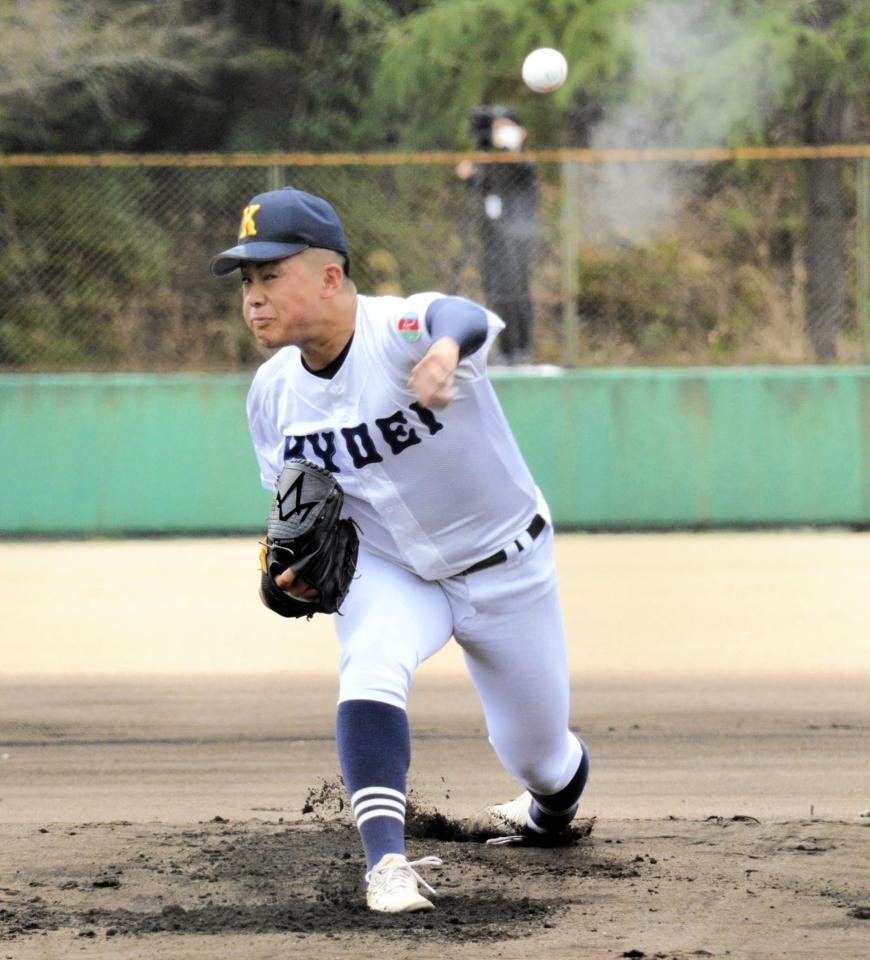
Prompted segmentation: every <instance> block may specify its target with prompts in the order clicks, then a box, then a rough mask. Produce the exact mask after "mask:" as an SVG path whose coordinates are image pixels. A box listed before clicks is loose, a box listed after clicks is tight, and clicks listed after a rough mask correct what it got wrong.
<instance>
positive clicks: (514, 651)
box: [211, 187, 589, 913]
mask: <svg viewBox="0 0 870 960" xmlns="http://www.w3.org/2000/svg"><path fill="white" fill-rule="evenodd" d="M238 241H239V242H238V244H237V245H236V246H234V247H232V248H230V249H228V250H225V251H224V252H223V253H220V254H218V255H217V256H216V257H215V258H214V259H213V261H212V264H211V270H212V272H213V273H214V274H216V275H217V276H224V275H227V274H229V273H231V272H233V271H234V270H236V269H238V270H240V273H241V279H242V303H243V314H244V318H245V322H246V324H247V326H248V327H249V329H250V330H251V331H252V333H253V334H254V336H255V337H256V339H257V341H258V342H259V343H260V344H262V345H263V346H265V347H269V348H276V349H277V352H276V353H275V354H274V355H273V356H272V357H271V359H269V360H268V361H267V362H266V363H264V364H263V365H262V366H261V367H260V369H259V370H258V371H257V374H256V376H255V377H254V381H253V384H252V386H251V389H250V392H249V394H248V420H249V423H250V429H251V437H252V439H253V443H254V449H255V451H256V455H257V459H258V461H259V465H260V478H261V481H262V483H263V485H264V486H265V487H266V488H267V489H269V490H274V489H275V483H276V480H277V477H278V475H279V473H280V472H281V468H282V465H283V463H284V461H285V460H287V459H290V458H296V457H304V458H306V459H309V460H312V461H313V462H314V463H317V464H318V465H320V466H322V467H324V468H325V469H326V470H329V471H330V472H332V473H333V474H334V475H335V477H336V479H337V480H338V481H339V483H340V484H341V486H342V488H343V490H344V515H345V516H348V517H351V518H352V519H353V520H355V521H356V523H357V524H358V527H359V537H360V551H359V563H358V567H357V576H356V578H355V579H354V581H353V583H352V584H351V587H350V590H349V592H348V594H347V597H346V599H345V601H344V603H343V605H342V607H341V610H340V614H339V615H336V616H335V617H334V623H335V627H336V633H337V635H338V641H339V644H340V647H341V659H340V690H339V703H338V715H337V721H336V742H337V749H338V756H339V762H340V765H341V770H342V776H343V778H344V782H345V785H346V787H347V790H348V793H349V795H350V802H351V807H352V810H353V813H354V817H355V820H356V824H357V827H358V828H359V833H360V837H361V840H362V845H363V849H364V851H365V856H366V864H367V872H366V875H365V878H366V883H367V887H366V899H367V903H368V906H369V907H370V908H371V909H372V910H377V911H383V912H388V913H395V912H404V911H411V910H426V909H431V908H432V902H431V900H430V899H429V898H428V897H426V896H423V895H422V894H421V892H420V887H419V885H418V884H422V886H423V887H424V888H425V889H426V891H427V892H429V893H434V890H433V889H432V887H431V886H430V885H429V884H428V883H427V882H426V881H425V880H423V878H422V877H421V876H420V874H419V873H418V871H417V869H416V868H417V867H420V866H422V865H437V864H438V863H440V861H439V860H438V858H437V857H425V858H423V859H422V860H417V861H412V862H409V861H408V860H407V858H406V856H405V831H404V824H405V790H406V779H407V774H408V767H409V764H410V752H411V751H410V742H411V738H410V731H409V727H408V719H407V714H406V702H407V695H408V690H409V687H410V685H411V680H412V677H413V674H414V671H415V669H416V668H417V667H418V666H419V665H420V664H421V663H422V662H423V661H424V660H426V659H427V658H429V657H431V656H432V655H433V654H435V653H437V652H438V651H439V650H440V649H441V648H442V647H443V646H445V644H447V642H448V641H449V640H450V638H451V636H452V637H454V638H455V639H456V642H457V643H458V644H459V645H460V646H461V647H462V650H463V652H464V656H465V661H466V663H467V666H468V671H469V673H470V675H471V678H472V681H473V683H474V685H475V688H476V690H477V692H478V695H479V697H480V701H481V704H482V707H483V712H484V716H485V718H486V724H487V731H488V734H489V739H490V742H491V744H492V746H493V748H494V750H495V752H496V754H497V756H498V758H499V760H500V761H501V762H502V764H503V765H504V766H505V768H506V769H507V770H508V771H509V772H510V773H511V774H512V775H513V776H514V777H515V778H516V780H517V781H518V782H519V784H520V785H521V786H522V788H523V792H522V793H521V794H520V796H519V797H517V798H516V800H513V801H511V802H509V803H505V804H498V805H494V806H493V807H490V808H489V810H488V813H489V815H490V818H491V820H492V822H493V824H494V825H498V826H500V827H501V828H503V829H504V830H506V831H508V832H510V833H513V834H518V835H524V834H530V833H554V832H559V831H563V830H565V829H566V827H567V826H568V824H569V823H570V821H571V820H572V818H573V817H574V815H575V813H576V811H577V806H578V802H579V799H580V794H581V793H582V791H583V787H584V786H585V783H586V779H587V776H588V770H589V758H588V752H587V750H586V747H585V744H583V742H582V741H581V740H580V739H579V738H578V737H577V736H575V735H574V734H573V733H572V732H571V731H570V730H569V728H568V693H569V691H568V665H567V661H566V654H565V640H564V632H563V625H562V616H561V611H560V608H559V599H558V593H557V586H556V572H555V567H554V562H553V530H552V526H551V524H550V518H549V512H548V509H547V505H546V503H545V502H544V499H543V497H542V496H541V493H540V491H539V490H538V489H537V487H536V486H535V483H534V480H533V478H532V476H531V474H530V472H529V469H528V467H527V466H526V464H525V462H524V460H523V458H522V456H521V454H520V451H519V449H518V447H517V444H516V441H515V439H514V437H513V435H512V433H511V431H510V428H509V426H508V424H507V421H506V419H505V417H504V414H503V413H502V410H501V407H500V406H499V403H498V400H497V398H496V396H495V392H494V391H493V389H492V385H491V384H490V382H489V380H488V379H487V377H486V355H487V352H488V350H489V348H490V346H491V345H492V342H493V340H494V338H495V337H496V336H497V335H498V333H499V331H500V330H501V329H502V328H503V326H504V325H503V323H502V321H501V320H500V319H499V318H498V317H497V316H495V314H493V313H490V312H488V311H486V310H484V309H483V308H482V307H480V306H478V305H477V304H474V303H471V302H470V301H468V300H465V299H462V298H459V297H451V296H445V295H443V294H441V293H418V294H415V295H413V296H409V297H407V298H403V297H392V296H389V297H367V296H361V295H359V294H358V293H357V290H356V287H355V285H354V283H353V281H352V280H351V279H350V258H349V255H348V250H347V242H346V240H345V235H344V231H343V229H342V226H341V223H340V221H339V218H338V216H337V215H336V213H335V210H334V209H333V208H332V206H331V205H330V204H329V203H327V202H326V201H325V200H323V199H322V198H320V197H315V196H313V195H311V194H308V193H304V192H302V191H300V190H295V189H293V188H291V187H287V188H284V189H283V190H273V191H269V192H268V193H263V194H260V195H258V196H256V197H254V198H253V199H252V200H251V201H250V203H249V204H248V205H247V206H246V207H245V209H244V211H243V214H242V220H241V228H240V232H239V238H238ZM276 583H278V585H279V586H280V587H281V588H282V589H284V590H286V591H287V592H288V593H290V594H291V595H294V596H302V597H304V596H305V594H306V591H308V590H310V588H309V587H308V586H307V585H306V584H305V583H304V582H302V581H297V582H295V583H294V581H293V574H292V572H291V571H289V570H288V571H286V573H284V574H282V575H281V576H280V577H279V578H276ZM295 624H296V626H295V629H300V630H304V629H305V624H304V622H303V621H295Z"/></svg>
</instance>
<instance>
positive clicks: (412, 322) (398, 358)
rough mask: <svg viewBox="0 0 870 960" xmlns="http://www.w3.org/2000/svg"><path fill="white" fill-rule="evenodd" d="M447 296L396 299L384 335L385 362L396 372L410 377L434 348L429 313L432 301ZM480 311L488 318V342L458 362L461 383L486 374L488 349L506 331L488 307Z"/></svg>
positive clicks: (434, 295) (429, 295)
mask: <svg viewBox="0 0 870 960" xmlns="http://www.w3.org/2000/svg"><path fill="white" fill-rule="evenodd" d="M444 296H445V294H443V293H416V294H414V295H413V296H410V297H407V298H405V299H404V300H402V299H398V298H397V299H396V301H395V308H394V309H393V310H392V311H391V313H390V315H389V316H388V318H387V322H386V323H385V325H384V328H383V331H382V333H383V346H384V353H385V356H386V359H387V361H388V362H389V363H390V365H391V366H393V367H394V368H395V369H396V370H397V371H399V372H401V373H405V374H407V373H410V371H411V369H412V368H413V367H414V366H415V365H416V364H417V363H419V361H420V360H421V359H422V358H423V356H424V355H425V353H426V351H427V350H428V349H429V347H431V346H432V343H433V337H432V335H431V333H430V332H429V330H428V328H427V325H426V311H427V310H428V308H429V305H430V304H431V303H432V302H433V301H435V300H438V299H441V298H443V297H444ZM477 306H479V304H477ZM481 309H482V310H483V311H484V313H485V314H486V321H487V334H486V339H485V341H484V342H483V344H482V345H481V346H480V347H478V348H477V350H475V351H474V352H473V353H471V354H469V355H468V356H467V357H465V358H463V359H462V360H461V361H460V362H459V366H458V368H457V376H458V377H459V379H465V380H474V379H477V378H478V377H482V376H483V375H484V374H485V373H486V356H487V354H488V353H489V348H490V347H491V346H492V342H493V340H494V339H495V338H496V337H497V336H498V334H499V333H500V332H501V331H502V330H503V329H504V322H503V321H502V320H501V319H500V318H499V317H497V316H496V315H495V314H494V313H492V312H491V311H490V310H486V308H485V307H481Z"/></svg>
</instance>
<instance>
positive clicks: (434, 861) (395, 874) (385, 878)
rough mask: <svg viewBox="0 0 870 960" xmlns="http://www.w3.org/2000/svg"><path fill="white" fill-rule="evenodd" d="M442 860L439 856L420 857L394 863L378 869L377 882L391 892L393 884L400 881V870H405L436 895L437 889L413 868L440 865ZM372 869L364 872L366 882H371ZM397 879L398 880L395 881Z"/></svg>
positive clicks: (397, 884)
mask: <svg viewBox="0 0 870 960" xmlns="http://www.w3.org/2000/svg"><path fill="white" fill-rule="evenodd" d="M443 863H444V861H443V860H442V859H441V858H440V857H420V859H419V860H406V861H405V862H404V863H394V864H392V866H389V867H385V868H384V869H383V870H379V871H378V883H379V884H383V885H384V889H385V890H386V892H387V893H392V892H393V889H394V887H395V886H399V884H400V883H401V881H402V876H401V872H403V871H405V870H407V871H409V872H410V873H411V874H412V875H413V876H414V877H415V878H416V879H417V881H418V882H419V883H422V884H423V886H424V887H425V888H426V889H427V890H428V891H429V893H431V894H432V896H433V897H437V896H438V891H437V890H436V889H435V888H434V887H432V886H430V885H429V884H428V883H426V881H425V880H424V879H423V878H422V877H421V876H420V874H419V873H417V871H416V870H415V869H414V867H424V866H425V867H440V866H442V864H443ZM373 873H374V871H373V870H370V871H369V872H368V873H367V874H366V883H370V882H371V878H372V874H373ZM397 881H398V882H397Z"/></svg>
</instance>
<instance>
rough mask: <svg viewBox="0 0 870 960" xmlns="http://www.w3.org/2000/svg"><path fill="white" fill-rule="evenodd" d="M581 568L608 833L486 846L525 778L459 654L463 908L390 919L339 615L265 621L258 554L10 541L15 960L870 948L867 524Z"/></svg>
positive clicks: (580, 642)
mask: <svg viewBox="0 0 870 960" xmlns="http://www.w3.org/2000/svg"><path fill="white" fill-rule="evenodd" d="M558 550H559V564H560V577H561V581H560V582H561V586H562V592H563V600H564V607H565V618H566V623H567V625H568V633H569V636H570V643H571V651H570V653H571V662H572V668H573V675H572V690H573V707H572V716H571V722H572V726H573V727H574V728H575V729H577V730H578V731H580V732H581V733H582V734H583V736H584V738H585V739H586V741H587V742H588V743H589V745H590V749H591V753H592V776H591V779H590V783H589V787H588V788H587V792H586V795H585V797H584V805H583V809H582V815H583V817H584V818H587V819H585V820H584V821H583V823H584V825H586V824H588V825H591V827H592V830H591V835H590V836H588V837H585V838H579V837H578V838H574V840H573V842H571V843H570V844H568V845H566V846H564V847H560V848H557V849H540V848H523V847H499V846H496V847H492V846H487V845H486V844H484V843H482V842H479V841H478V842H468V836H467V834H466V833H463V829H462V828H463V823H464V821H465V819H466V818H468V817H469V816H471V815H472V814H473V813H474V812H475V811H476V810H478V809H479V808H480V807H481V806H483V805H484V804H486V803H490V802H492V801H494V800H503V799H508V798H509V797H511V796H512V795H513V793H514V792H515V787H514V785H513V784H512V783H511V781H510V779H509V778H508V777H507V775H506V774H505V773H504V772H503V771H502V770H501V769H500V767H499V765H498V763H497V761H496V760H495V758H494V756H493V754H492V751H491V749H490V748H489V746H488V744H487V741H486V737H485V733H484V730H483V726H482V722H481V719H480V713H479V708H478V705H477V703H476V700H475V696H474V693H473V690H472V688H471V686H470V684H469V683H468V681H467V679H466V678H465V675H464V672H463V670H462V664H461V659H460V658H459V656H458V655H457V652H456V651H455V650H454V649H451V648H448V649H447V650H445V651H443V652H442V653H441V654H439V655H438V657H437V658H435V659H434V660H433V661H430V662H429V663H428V664H426V665H424V667H423V668H422V669H421V671H420V673H419V676H418V680H417V682H416V684H415V688H414V690H413V691H412V701H411V706H410V713H411V720H412V727H413V731H414V762H413V774H412V779H411V788H412V792H413V795H414V797H415V801H416V803H417V807H418V811H419V816H418V817H417V819H416V821H415V825H414V830H413V837H412V840H411V848H410V849H411V852H412V853H414V854H416V855H424V854H437V855H438V856H440V857H442V859H443V860H444V867H443V868H442V869H441V870H440V871H438V872H437V873H436V872H435V871H433V872H432V873H431V875H430V877H429V879H430V880H431V881H433V882H434V884H435V886H436V887H437V888H438V889H439V893H440V897H439V900H438V909H437V910H436V911H435V912H434V913H433V914H429V915H426V916H425V917H424V916H422V915H418V916H415V917H408V918H383V917H374V916H372V915H370V914H368V913H367V912H366V911H365V910H364V909H363V908H362V906H361V896H362V891H363V882H362V871H361V865H360V861H359V853H358V844H357V840H356V837H355V834H354V831H353V829H352V827H350V826H349V824H348V823H347V820H346V813H345V811H343V810H340V809H339V804H338V802H337V797H339V796H340V792H339V791H338V790H337V789H336V784H335V780H336V777H337V763H336V760H335V755H334V746H333V743H332V714H333V704H334V700H335V692H336V682H335V679H334V677H333V676H332V670H333V667H334V661H335V649H334V643H333V641H332V638H331V633H330V630H329V625H328V622H324V623H323V624H317V622H316V621H315V622H313V623H312V624H304V625H290V626H289V629H288V624H287V623H285V622H284V621H281V620H279V618H275V617H273V616H271V615H269V614H268V613H267V612H266V611H263V610H260V609H259V608H258V607H257V605H256V604H255V603H252V597H251V583H253V582H254V581H255V579H256V572H255V550H254V548H253V547H252V542H251V541H241V540H226V541H225V540H200V541H174V540H173V541H159V540H155V541H148V542H140V543H120V542H89V543H78V544H60V543H58V544H34V543H29V544H12V543H6V544H0V583H2V586H0V601H2V602H0V609H2V640H0V651H2V664H0V960H2V958H4V957H7V958H14V960H19V958H21V960H35V958H40V960H42V958H47V960H50V958H55V957H58V958H60V957H63V958H66V957H98V958H110V957H111V958H115V957H117V958H134V957H135V958H140V957H141V958H144V957H148V958H152V957H157V958H163V957H166V958H169V957H171V958H182V960H184V958H191V960H205V958H207V957H208V958H211V957H227V958H246V960H247V958H270V957H276V958H277V957H286V956H288V955H289V956H298V957H308V956H311V957H317V958H318V960H321V958H322V960H325V958H331V957H336V958H337V957H342V958H344V957H348V956H350V957H375V956H378V957H380V956H383V955H384V954H385V953H388V954H389V955H391V956H395V955H399V956H409V957H410V956H414V957H422V958H429V957H431V958H435V957H439V958H440V957H444V956H448V957H460V958H466V957H468V958H482V960H490V958H496V957H504V958H525V957H538V956H546V957H549V958H561V957H565V958H567V957H583V958H592V960H597V958H616V957H657V958H665V957H667V958H680V960H688V958H694V957H705V956H715V957H725V956H729V957H733V958H736V957H750V958H754V957H758V958H770V960H773V958H780V957H790V958H791V957H800V958H804V957H805V958H827V957H837V958H840V957H857V958H863V957H870V879H868V877H870V871H868V864H870V816H863V817H862V816H861V813H862V812H864V811H868V808H870V536H868V535H866V534H849V533H836V532H831V533H816V534H814V533H809V532H792V533H779V534H731V535H696V536H692V535H667V536H666V535H662V536H592V537H582V536H570V537H569V536H563V537H560V538H559V541H558ZM46 571H49V572H50V576H51V585H50V586H49V587H47V586H46ZM191 571H195V572H197V573H206V572H207V578H205V577H204V578H203V581H202V582H203V583H206V582H208V593H207V594H206V593H203V594H202V595H197V596H190V589H191V583H192V582H195V580H194V578H192V577H191ZM320 619H323V618H320ZM300 626H301V629H300ZM303 810H305V811H307V812H304V813H303ZM445 825H446V826H445Z"/></svg>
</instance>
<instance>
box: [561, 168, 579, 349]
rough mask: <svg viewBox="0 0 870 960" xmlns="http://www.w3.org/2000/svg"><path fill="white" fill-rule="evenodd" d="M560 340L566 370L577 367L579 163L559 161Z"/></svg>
mask: <svg viewBox="0 0 870 960" xmlns="http://www.w3.org/2000/svg"><path fill="white" fill-rule="evenodd" d="M561 173H562V217H561V220H562V223H561V227H562V238H561V241H562V242H561V248H562V337H563V341H564V343H563V351H564V357H565V364H566V366H571V367H573V366H576V364H577V350H578V347H579V340H580V331H579V317H578V315H577V295H578V293H579V282H578V277H577V259H578V255H579V251H580V236H579V234H580V163H579V162H578V161H577V160H568V159H565V160H563V161H562V170H561Z"/></svg>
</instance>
